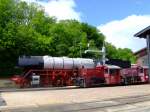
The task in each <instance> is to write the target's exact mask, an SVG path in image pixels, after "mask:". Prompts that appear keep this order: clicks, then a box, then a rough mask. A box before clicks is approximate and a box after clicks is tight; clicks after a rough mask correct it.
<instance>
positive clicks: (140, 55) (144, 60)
mask: <svg viewBox="0 0 150 112" xmlns="http://www.w3.org/2000/svg"><path fill="white" fill-rule="evenodd" d="M134 55H135V56H136V58H137V64H138V65H142V66H148V55H147V48H146V47H145V48H143V49H141V50H139V51H137V52H135V53H134Z"/></svg>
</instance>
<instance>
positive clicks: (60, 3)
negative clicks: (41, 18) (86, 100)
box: [22, 0, 81, 20]
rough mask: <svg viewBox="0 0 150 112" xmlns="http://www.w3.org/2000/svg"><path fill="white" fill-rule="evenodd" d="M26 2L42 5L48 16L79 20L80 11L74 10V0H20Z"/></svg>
mask: <svg viewBox="0 0 150 112" xmlns="http://www.w3.org/2000/svg"><path fill="white" fill-rule="evenodd" d="M22 1H26V2H28V3H31V2H36V3H38V4H40V5H42V6H43V7H44V9H45V12H46V13H47V14H48V15H50V16H55V17H56V18H57V19H58V20H65V19H76V20H81V18H80V15H81V14H80V12H77V11H76V10H75V7H76V4H75V1H74V0H49V1H48V2H44V1H42V0H22Z"/></svg>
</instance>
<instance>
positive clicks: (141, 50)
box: [134, 47, 147, 58]
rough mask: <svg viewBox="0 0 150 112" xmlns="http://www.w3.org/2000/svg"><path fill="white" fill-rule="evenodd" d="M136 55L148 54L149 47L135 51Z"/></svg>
mask: <svg viewBox="0 0 150 112" xmlns="http://www.w3.org/2000/svg"><path fill="white" fill-rule="evenodd" d="M134 55H135V56H136V57H137V58H139V57H142V56H145V55H147V48H146V47H145V48H143V49H140V50H139V51H137V52H135V53H134Z"/></svg>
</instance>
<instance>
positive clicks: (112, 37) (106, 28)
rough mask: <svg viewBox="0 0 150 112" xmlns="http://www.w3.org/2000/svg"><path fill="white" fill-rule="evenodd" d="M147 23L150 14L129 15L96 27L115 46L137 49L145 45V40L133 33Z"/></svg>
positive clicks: (148, 23) (149, 21)
mask: <svg viewBox="0 0 150 112" xmlns="http://www.w3.org/2000/svg"><path fill="white" fill-rule="evenodd" d="M149 25H150V15H131V16H128V17H126V18H124V19H122V20H115V21H111V22H108V23H106V24H103V25H100V26H98V29H99V30H100V31H101V32H102V33H103V34H104V35H105V36H106V41H108V42H110V43H112V44H113V45H115V46H116V47H118V48H119V47H121V48H130V49H132V50H133V51H137V50H139V49H141V48H143V47H145V46H146V40H145V39H139V38H136V37H133V35H134V34H135V33H137V32H139V31H140V30H142V29H143V28H145V27H147V26H149Z"/></svg>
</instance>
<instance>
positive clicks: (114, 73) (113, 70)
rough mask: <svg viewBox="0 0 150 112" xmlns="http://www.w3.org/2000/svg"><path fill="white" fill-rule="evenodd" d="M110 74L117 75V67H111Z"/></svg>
mask: <svg viewBox="0 0 150 112" xmlns="http://www.w3.org/2000/svg"><path fill="white" fill-rule="evenodd" d="M109 74H110V75H116V74H117V69H109Z"/></svg>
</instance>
